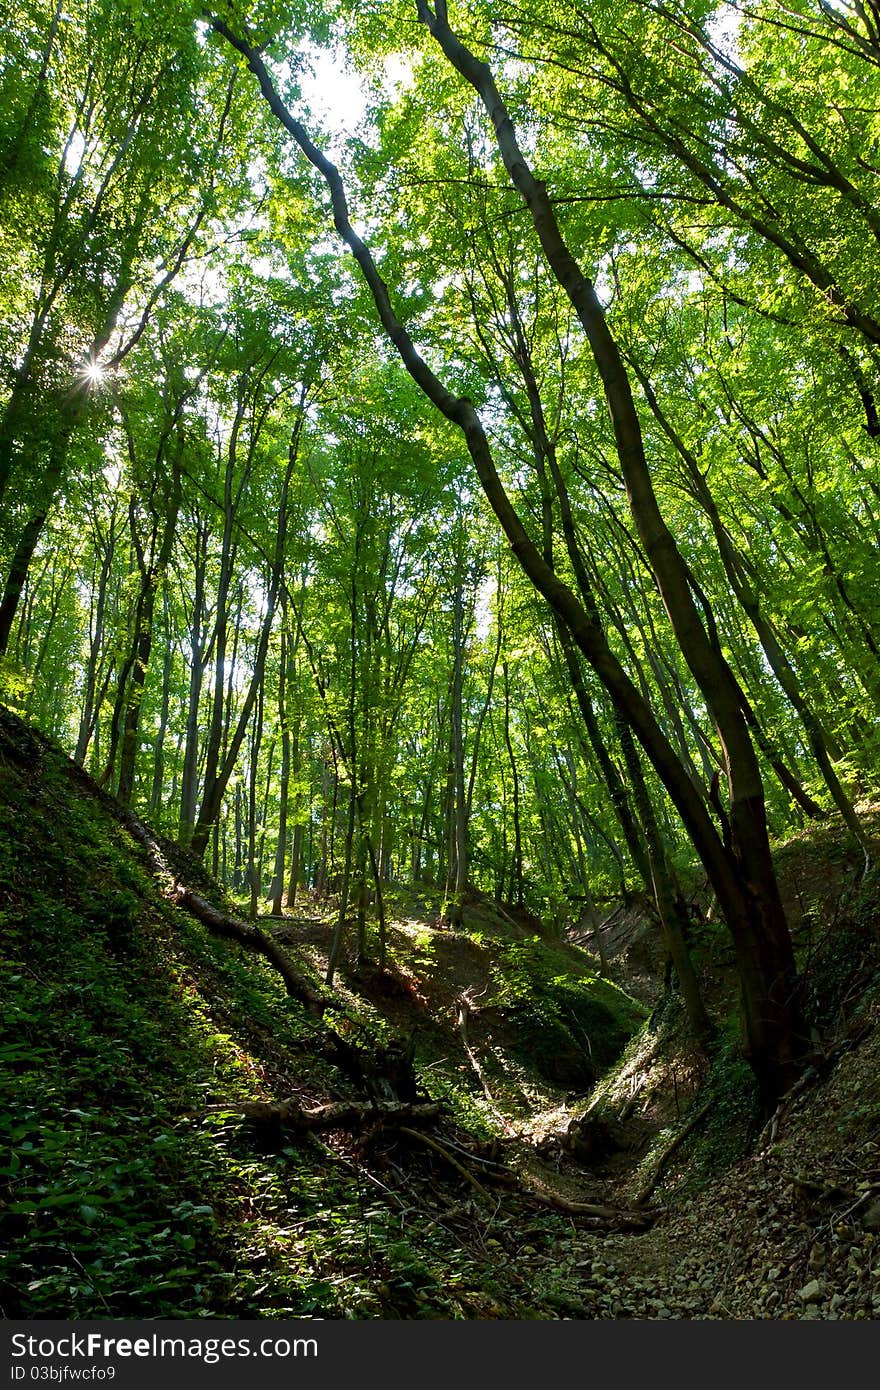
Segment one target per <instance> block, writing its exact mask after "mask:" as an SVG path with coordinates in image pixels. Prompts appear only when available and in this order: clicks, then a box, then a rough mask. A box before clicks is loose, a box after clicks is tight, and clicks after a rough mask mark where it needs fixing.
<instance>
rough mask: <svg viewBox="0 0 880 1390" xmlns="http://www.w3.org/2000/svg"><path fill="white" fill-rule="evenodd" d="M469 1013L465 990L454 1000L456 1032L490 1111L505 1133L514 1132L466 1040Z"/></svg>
mask: <svg viewBox="0 0 880 1390" xmlns="http://www.w3.org/2000/svg"><path fill="white" fill-rule="evenodd" d="M470 1014H471V1001H470V1000H469V999H468V996H467V992H465V993H464V994H461V995H459V997H458V999H457V1000H456V1001H455V1021H456V1025H457V1027H458V1034H459V1037H460V1038H461V1042H462V1046H463V1048H464V1050H465V1052H466V1053H467V1055H468V1060H469V1062H470V1064H471V1067H472V1068H473V1072H474V1076H475V1077H476V1078H477V1080H478V1081H479V1083H480V1085H481V1087H482V1088H483V1095H484V1096H485V1097H486V1100H487V1101H488V1102H489V1105H490V1106H491V1109H492V1113H493V1114H494V1116H495V1118H496V1119H497V1120H498V1121H499V1122H500V1124H501V1126H502V1128H503V1129H504V1130H505V1131H506V1133H507V1134H516V1130H515V1128H514V1126H513V1125H512V1124H511V1123H510V1121H509V1120H508V1119H506V1117H505V1116H504V1115H502V1113H501V1111H500V1110H499V1109H498V1106H497V1104H496V1102H495V1097H494V1096H493V1094H492V1092H491V1091H490V1089H489V1083H488V1081H487V1080H486V1076H485V1073H484V1071H483V1068H482V1067H481V1065H480V1060H479V1058H478V1057H477V1054H476V1053H475V1052H474V1050H473V1048H472V1047H471V1045H470V1042H469V1040H468V1031H467V1023H468V1018H469V1016H470Z"/></svg>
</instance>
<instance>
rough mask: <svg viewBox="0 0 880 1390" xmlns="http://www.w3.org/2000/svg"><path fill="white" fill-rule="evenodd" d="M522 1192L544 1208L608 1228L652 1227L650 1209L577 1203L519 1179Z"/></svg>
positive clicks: (652, 1219)
mask: <svg viewBox="0 0 880 1390" xmlns="http://www.w3.org/2000/svg"><path fill="white" fill-rule="evenodd" d="M520 1184H521V1187H522V1190H523V1191H524V1192H525V1193H527V1195H528V1196H529V1197H533V1198H534V1199H535V1201H537V1202H542V1203H543V1204H544V1206H548V1207H553V1208H554V1210H556V1211H564V1212H566V1213H568V1214H569V1215H571V1216H591V1217H593V1218H594V1219H595V1220H597V1221H603V1222H605V1223H606V1224H608V1225H610V1226H618V1227H622V1228H624V1229H626V1230H633V1231H643V1230H645V1229H646V1228H647V1227H648V1226H650V1225H652V1223H653V1221H654V1219H655V1216H656V1213H655V1212H653V1211H651V1210H650V1209H646V1210H638V1211H636V1210H628V1209H626V1208H625V1207H609V1206H606V1205H605V1203H603V1202H579V1201H577V1200H576V1199H575V1198H573V1197H564V1196H563V1195H562V1194H561V1193H558V1192H547V1191H545V1190H544V1189H543V1188H538V1187H533V1186H532V1185H531V1184H530V1183H525V1182H523V1181H522V1179H520Z"/></svg>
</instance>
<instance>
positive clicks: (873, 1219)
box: [862, 1197, 880, 1231]
mask: <svg viewBox="0 0 880 1390" xmlns="http://www.w3.org/2000/svg"><path fill="white" fill-rule="evenodd" d="M862 1225H863V1226H864V1228H865V1230H866V1231H880V1197H875V1199H874V1201H873V1202H871V1204H870V1205H869V1206H867V1207H866V1208H865V1210H864V1212H863V1213H862Z"/></svg>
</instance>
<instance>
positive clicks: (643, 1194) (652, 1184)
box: [635, 1099, 714, 1207]
mask: <svg viewBox="0 0 880 1390" xmlns="http://www.w3.org/2000/svg"><path fill="white" fill-rule="evenodd" d="M713 1104H714V1099H713V1100H707V1101H706V1103H705V1105H701V1106H700V1108H699V1110H695V1111H694V1113H693V1115H691V1116H690V1118H689V1119H688V1121H687V1123H686V1124H684V1125H682V1127H681V1129H680V1130H679V1131H678V1133H677V1134H674V1135H673V1137H672V1138H671V1139H670V1141H669V1143H668V1144H667V1145H666V1148H665V1149H664V1150H663V1152H662V1153H661V1154H660V1157H659V1158H658V1159H657V1162H656V1163H655V1165H654V1171H653V1173H652V1175H651V1178H650V1180H649V1181H648V1183H647V1184H646V1185H645V1186H644V1187H642V1188H641V1189H640V1191H639V1192H638V1194H637V1196H636V1198H635V1205H636V1206H637V1207H641V1206H644V1204H645V1202H647V1200H648V1198H649V1197H650V1196H651V1195H652V1193H653V1192H654V1191H655V1189H656V1187H657V1185H658V1183H659V1182H660V1179H661V1178H662V1176H663V1174H664V1173H665V1171H666V1168H667V1166H668V1164H669V1160H670V1159H671V1158H672V1155H673V1154H674V1153H675V1151H676V1149H678V1148H679V1146H680V1145H681V1144H683V1143H684V1141H685V1139H687V1137H688V1135H689V1134H692V1133H693V1131H694V1130H695V1129H696V1127H697V1125H698V1124H699V1123H700V1121H701V1120H702V1118H703V1116H704V1115H707V1114H708V1113H709V1111H710V1110H711V1108H712V1106H713Z"/></svg>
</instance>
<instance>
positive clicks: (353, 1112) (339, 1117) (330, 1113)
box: [212, 1096, 443, 1133]
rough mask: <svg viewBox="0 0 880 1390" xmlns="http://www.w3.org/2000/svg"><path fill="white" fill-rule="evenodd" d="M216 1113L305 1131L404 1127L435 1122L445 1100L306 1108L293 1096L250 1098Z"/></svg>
mask: <svg viewBox="0 0 880 1390" xmlns="http://www.w3.org/2000/svg"><path fill="white" fill-rule="evenodd" d="M212 1110H213V1112H214V1113H216V1112H218V1111H219V1112H223V1113H231V1114H238V1115H243V1116H244V1117H245V1119H247V1120H250V1121H251V1122H252V1123H253V1124H256V1125H260V1126H272V1127H273V1128H275V1127H279V1126H280V1127H282V1128H284V1129H295V1130H300V1131H301V1132H303V1133H318V1132H320V1131H322V1130H325V1129H363V1128H364V1127H365V1126H366V1125H376V1124H379V1125H384V1126H385V1127H386V1128H400V1127H401V1126H402V1125H407V1126H409V1125H422V1124H433V1123H434V1121H435V1120H436V1119H438V1118H439V1116H440V1115H441V1114H442V1112H443V1103H442V1101H428V1102H426V1103H425V1104H420V1105H405V1104H403V1103H402V1102H399V1101H379V1102H372V1101H359V1100H352V1101H348V1100H333V1101H328V1102H327V1104H326V1105H319V1106H318V1107H317V1108H316V1109H315V1110H305V1109H304V1108H303V1106H302V1105H300V1103H299V1101H298V1100H297V1099H296V1098H295V1097H293V1096H291V1097H290V1098H289V1099H288V1100H277V1101H263V1100H246V1101H242V1102H241V1103H240V1104H232V1105H221V1106H214V1107H212Z"/></svg>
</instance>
